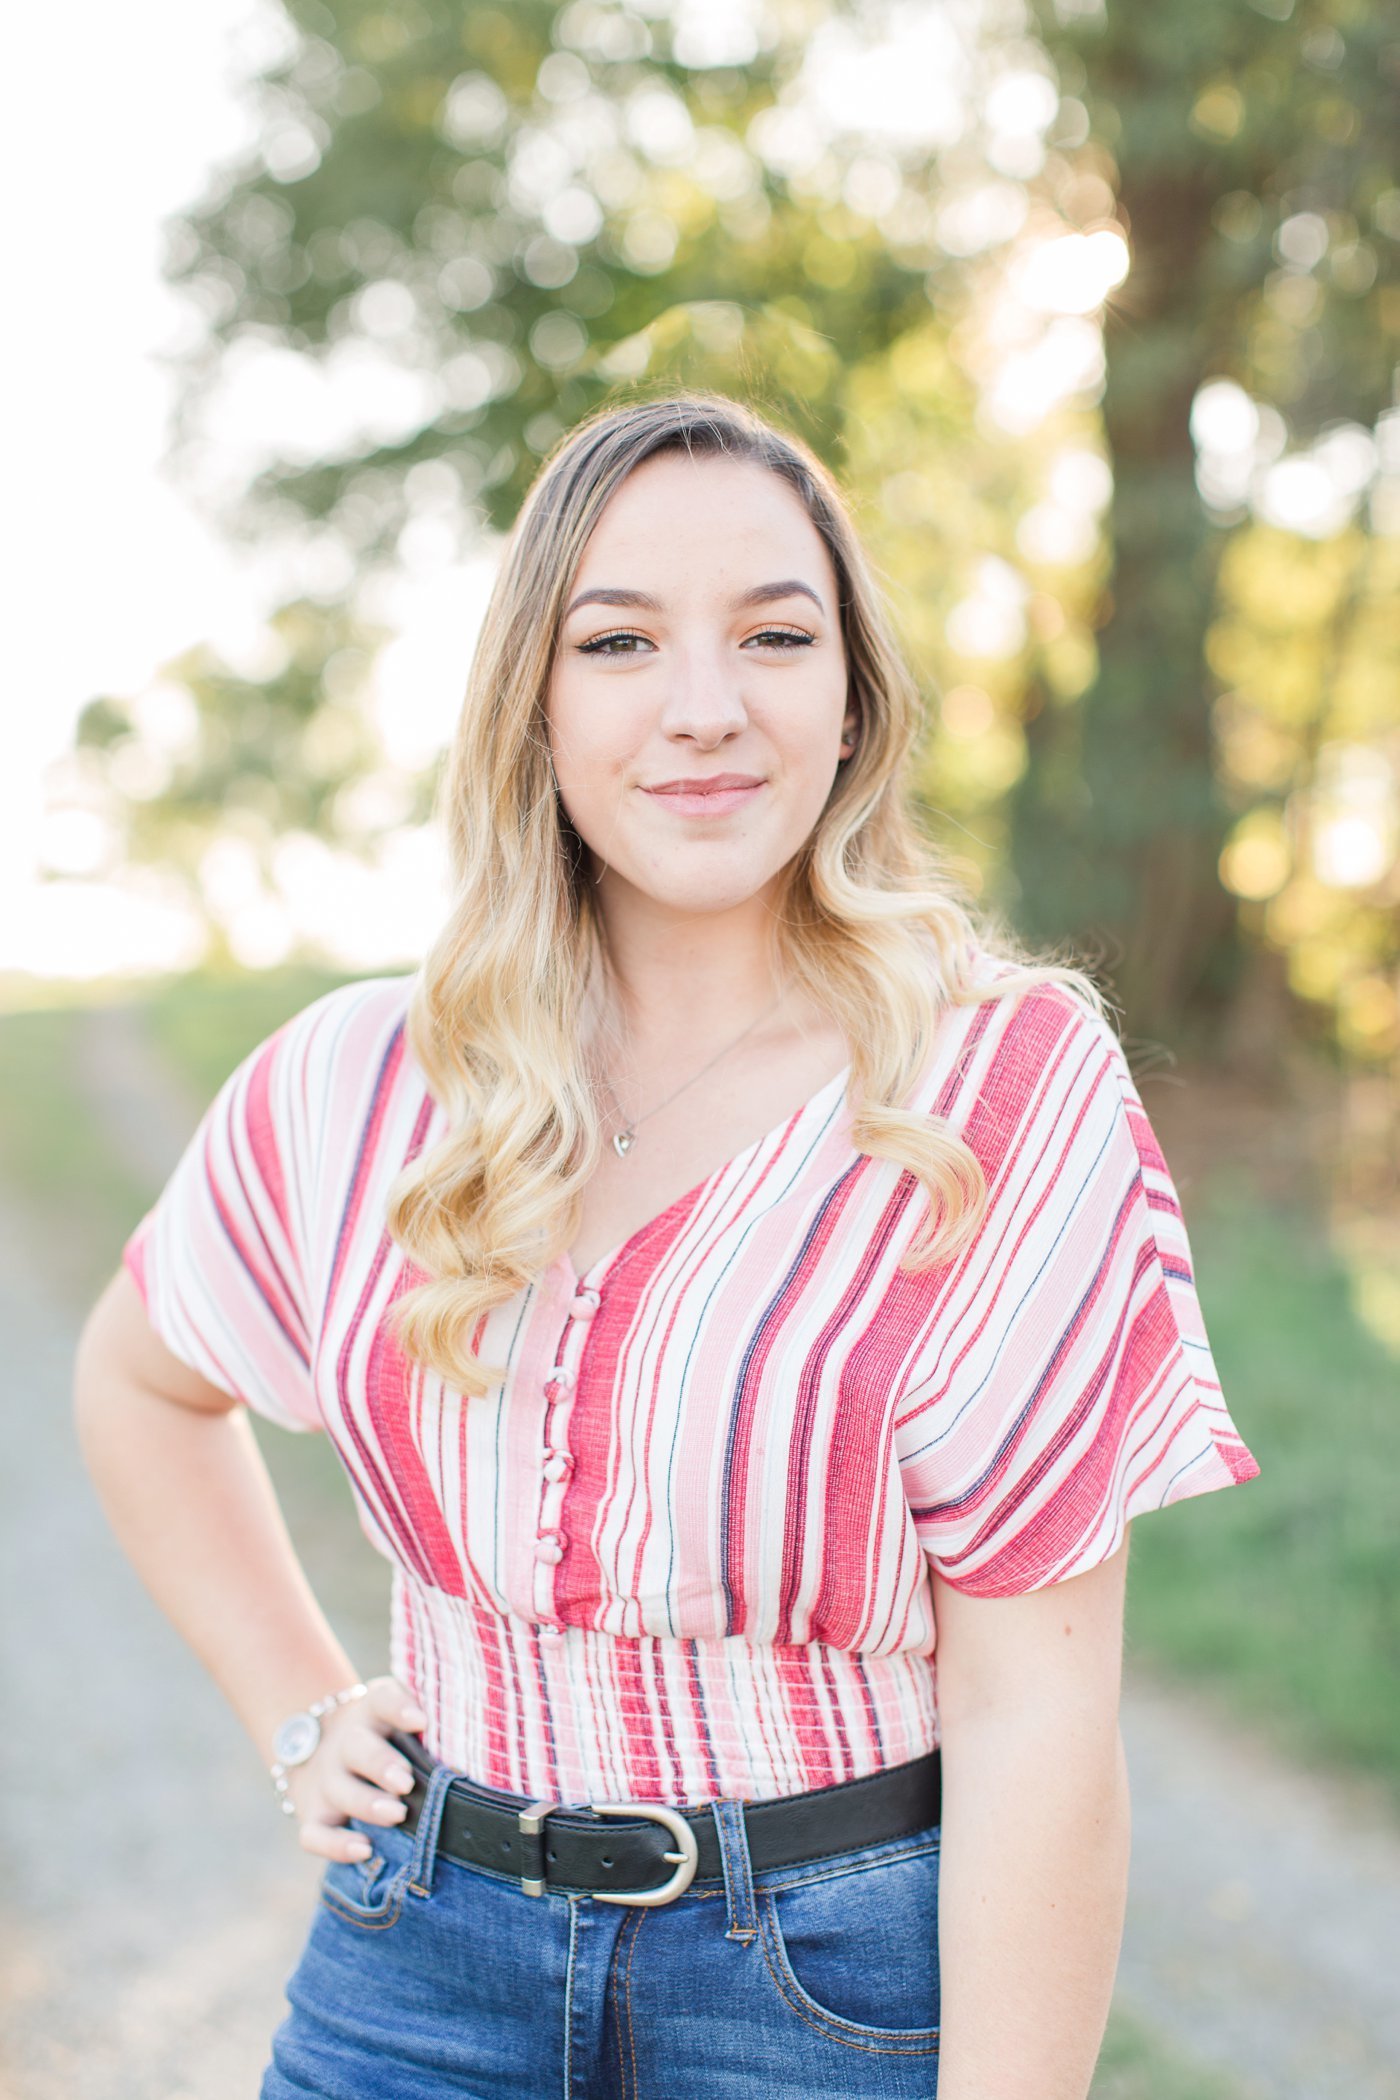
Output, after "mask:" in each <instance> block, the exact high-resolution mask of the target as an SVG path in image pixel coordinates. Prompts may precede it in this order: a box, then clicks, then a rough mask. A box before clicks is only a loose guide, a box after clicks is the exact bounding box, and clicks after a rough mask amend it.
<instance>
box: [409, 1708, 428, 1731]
mask: <svg viewBox="0 0 1400 2100" xmlns="http://www.w3.org/2000/svg"><path fill="white" fill-rule="evenodd" d="M403 1725H404V1727H405V1728H426V1727H427V1725H428V1716H427V1715H426V1714H424V1713H420V1712H419V1711H418V1708H417V1707H416V1706H411V1707H410V1708H409V1710H408V1712H407V1713H406V1714H405V1715H404V1717H403Z"/></svg>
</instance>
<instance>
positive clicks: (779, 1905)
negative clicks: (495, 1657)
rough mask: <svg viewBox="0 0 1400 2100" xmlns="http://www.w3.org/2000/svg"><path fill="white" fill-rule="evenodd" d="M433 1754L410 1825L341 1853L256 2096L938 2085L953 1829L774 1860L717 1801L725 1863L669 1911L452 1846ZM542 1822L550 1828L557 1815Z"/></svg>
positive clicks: (576, 2094)
mask: <svg viewBox="0 0 1400 2100" xmlns="http://www.w3.org/2000/svg"><path fill="white" fill-rule="evenodd" d="M458 1776H459V1775H458V1774H457V1773H456V1772H455V1771H454V1770H453V1768H452V1767H451V1766H450V1765H445V1764H443V1763H441V1761H435V1763H434V1769H433V1773H432V1776H431V1778H430V1780H429V1781H428V1786H427V1794H426V1798H425V1799H424V1802H423V1807H422V1810H421V1812H420V1815H419V1819H418V1822H417V1825H416V1826H415V1828H414V1829H413V1830H411V1831H404V1830H400V1829H397V1828H394V1827H392V1826H389V1827H386V1826H384V1825H382V1824H379V1823H371V1822H367V1821H365V1822H362V1821H359V1820H356V1821H355V1823H354V1827H355V1828H356V1829H358V1830H362V1831H363V1832H364V1833H365V1835H366V1836H367V1837H368V1838H369V1840H370V1843H371V1845H372V1846H373V1848H374V1849H373V1853H372V1855H371V1857H370V1858H369V1859H367V1860H356V1861H341V1860H333V1861H331V1862H329V1863H328V1865H327V1867H326V1869H325V1872H324V1874H323V1876H322V1880H321V1886H320V1891H319V1900H318V1904H317V1909H316V1914H315V1917H314V1919H313V1921H312V1925H311V1930H310V1934H309V1936H308V1938H307V1941H306V1944H305V1947H304V1948H303V1950H302V1953H301V1956H300V1959H299V1961H298V1963H297V1966H296V1968H295V1970H294V1971H293V1973H292V1975H291V1977H290V1979H289V1980H288V1983H287V2001H288V2005H289V2007H290V2011H289V2012H288V2014H287V2017H286V2018H285V2019H284V2020H283V2021H282V2023H281V2025H280V2026H279V2027H278V2029H277V2031H276V2033H275V2034H274V2036H273V2038H272V2059H271V2062H270V2063H269V2064H268V2067H267V2069H266V2071H265V2073H264V2076H263V2082H262V2086H261V2089H260V2094H259V2100H293V2096H296V2100H306V2096H307V2095H316V2096H317V2100H438V2096H440V2095H441V2096H443V2100H446V2096H448V2095H453V2096H455V2100H487V2096H488V2095H489V2096H493V2100H494V2096H495V2095H518V2096H520V2100H753V2096H754V2095H755V2094H762V2095H763V2096H764V2100H816V2096H819V2095H826V2094H842V2095H846V2096H849V2100H915V2096H918V2100H931V2096H932V2095H933V2094H935V2093H936V2091H937V2086H938V2024H939V1989H938V1852H939V1836H940V1829H939V1825H938V1824H936V1823H934V1824H930V1825H929V1826H928V1827H927V1828H926V1829H924V1830H919V1831H915V1832H913V1833H912V1834H911V1835H909V1836H907V1837H901V1838H894V1839H892V1840H888V1841H886V1842H885V1843H883V1844H879V1845H865V1846H861V1847H858V1848H855V1849H852V1850H850V1851H845V1852H833V1853H831V1854H830V1855H829V1856H828V1857H826V1858H823V1859H818V1860H807V1861H804V1862H803V1863H802V1864H801V1865H798V1866H791V1867H770V1868H767V1869H766V1870H764V1871H762V1872H759V1873H755V1872H754V1871H753V1869H752V1866H751V1864H750V1860H749V1847H748V1839H747V1835H746V1831H745V1825H744V1805H743V1803H742V1802H740V1801H716V1802H714V1803H713V1804H712V1813H713V1815H714V1817H715V1822H716V1825H717V1829H718V1835H719V1840H720V1848H721V1858H722V1861H723V1864H724V1873H723V1875H722V1876H714V1877H712V1878H711V1879H709V1880H703V1879H701V1878H700V1877H698V1876H697V1877H696V1879H695V1880H694V1881H692V1882H691V1884H690V1887H689V1888H688V1889H686V1890H685V1891H684V1893H683V1894H682V1895H680V1896H677V1897H676V1898H675V1899H674V1900H673V1901H672V1902H670V1903H667V1904H661V1905H658V1906H656V1907H655V1908H652V1909H644V1908H640V1907H638V1906H636V1905H630V1904H629V1905H624V1904H614V1903H605V1902H600V1901H598V1900H597V1898H596V1897H593V1896H590V1895H583V1894H569V1893H568V1892H567V1891H565V1890H553V1889H549V1890H546V1892H545V1893H544V1894H543V1895H541V1896H528V1895H526V1894H525V1892H524V1890H523V1889H522V1888H521V1886H520V1883H519V1882H518V1881H517V1880H515V1879H514V1878H513V1877H507V1876H505V1875H502V1874H494V1873H492V1872H490V1871H489V1870H487V1869H486V1868H483V1867H478V1866H467V1865H465V1864H462V1863H459V1862H458V1861H457V1860H454V1859H449V1858H448V1857H447V1856H446V1855H445V1854H444V1853H441V1852H439V1850H438V1833H439V1828H440V1825H441V1820H442V1807H443V1801H444V1799H445V1797H446V1791H447V1786H448V1782H449V1781H450V1780H452V1779H453V1778H456V1777H458ZM546 1827H547V1826H546Z"/></svg>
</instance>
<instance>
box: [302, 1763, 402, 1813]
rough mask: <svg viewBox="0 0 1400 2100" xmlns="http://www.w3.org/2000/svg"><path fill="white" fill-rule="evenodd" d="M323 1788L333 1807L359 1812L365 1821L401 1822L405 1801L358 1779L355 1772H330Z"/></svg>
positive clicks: (324, 1797) (326, 1799)
mask: <svg viewBox="0 0 1400 2100" xmlns="http://www.w3.org/2000/svg"><path fill="white" fill-rule="evenodd" d="M321 1791H322V1796H323V1799H324V1800H325V1801H326V1802H327V1803H328V1804H329V1806H330V1807H331V1808H333V1809H339V1810H341V1811H342V1812H343V1813H344V1814H345V1815H347V1816H358V1817H359V1818H360V1819H361V1821H362V1822H367V1823H401V1822H402V1821H403V1819H404V1815H405V1805H404V1803H403V1801H402V1800H401V1799H400V1798H399V1797H398V1796H397V1795H394V1794H387V1793H385V1791H384V1789H383V1788H382V1787H377V1786H373V1785H371V1784H370V1783H369V1782H368V1781H367V1780H361V1779H357V1778H356V1777H355V1775H354V1773H353V1772H346V1771H335V1772H327V1774H326V1775H325V1778H324V1780H323V1781H322V1787H321Z"/></svg>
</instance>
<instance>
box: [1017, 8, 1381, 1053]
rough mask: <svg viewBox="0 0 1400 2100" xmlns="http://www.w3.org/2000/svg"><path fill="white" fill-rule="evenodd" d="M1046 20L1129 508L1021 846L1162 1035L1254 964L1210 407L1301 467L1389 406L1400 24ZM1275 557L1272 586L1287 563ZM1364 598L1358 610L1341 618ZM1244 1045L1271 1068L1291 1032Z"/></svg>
mask: <svg viewBox="0 0 1400 2100" xmlns="http://www.w3.org/2000/svg"><path fill="white" fill-rule="evenodd" d="M1037 15H1038V19H1039V22H1040V26H1041V29H1042V33H1043V34H1044V37H1045V40H1046V43H1047V47H1048V48H1049V50H1050V51H1051V52H1052V54H1053V55H1054V56H1055V58H1056V60H1057V63H1058V66H1059V69H1060V73H1061V78H1062V81H1063V82H1065V83H1066V84H1068V85H1070V86H1072V87H1074V88H1076V89H1077V91H1078V93H1079V94H1080V96H1081V98H1082V100H1083V102H1084V104H1085V106H1086V108H1087V112H1088V126H1087V129H1088V138H1087V140H1086V146H1085V151H1084V154H1083V156H1082V157H1081V161H1080V167H1079V174H1080V177H1081V179H1085V178H1087V179H1089V180H1097V179H1100V178H1101V177H1102V176H1103V174H1104V173H1105V170H1106V171H1107V176H1108V180H1109V182H1110V183H1111V186H1112V188H1113V190H1114V192H1115V195H1116V199H1117V204H1116V209H1117V215H1118V217H1119V219H1120V220H1121V222H1122V224H1123V225H1124V227H1125V228H1126V229H1127V230H1128V234H1129V238H1130V242H1131V248H1132V257H1133V267H1132V274H1131V276H1130V278H1129V279H1128V281H1127V284H1126V285H1125V287H1124V288H1123V290H1122V292H1121V293H1119V294H1118V295H1116V297H1115V298H1114V300H1113V302H1112V304H1111V306H1110V309H1109V313H1108V317H1107V327H1106V353H1107V384H1106V387H1105V393H1104V403H1103V416H1104V426H1105V436H1106V441H1107V445H1108V450H1109V454H1110V457H1111V459H1112V461H1113V471H1114V483H1115V489H1114V501H1113V509H1112V515H1111V520H1110V536H1111V541H1112V549H1113V567H1112V575H1111V583H1110V591H1109V596H1108V599H1107V601H1106V605H1105V624H1104V625H1103V628H1102V632H1101V634H1100V637H1099V658H1098V673H1097V677H1096V678H1095V680H1094V683H1093V685H1092V686H1091V688H1090V689H1089V690H1088V691H1087V692H1086V693H1085V694H1084V696H1083V698H1082V701H1081V703H1080V705H1079V707H1078V708H1077V709H1076V710H1075V711H1074V712H1073V713H1067V712H1065V711H1063V710H1048V709H1047V710H1043V711H1042V712H1041V713H1039V714H1038V715H1037V716H1036V717H1035V718H1034V720H1033V722H1032V726H1031V764H1030V766H1029V768H1028V769H1027V771H1026V773H1025V775H1024V776H1023V778H1022V780H1021V781H1020V783H1019V785H1018V787H1017V789H1016V792H1015V815H1014V819H1013V822H1012V825H1011V837H1012V840H1013V844H1014V853H1015V858H1016V865H1017V868H1018V870H1019V871H1020V873H1021V878H1022V881H1021V891H1022V896H1023V898H1024V906H1025V914H1024V915H1025V918H1026V921H1027V922H1028V924H1029V925H1030V927H1031V929H1032V930H1033V931H1036V932H1040V933H1056V934H1059V933H1064V932H1066V931H1072V932H1076V933H1077V932H1080V931H1081V930H1082V929H1083V928H1084V927H1085V926H1087V925H1089V924H1091V923H1094V924H1098V925H1101V926H1103V927H1104V929H1105V931H1106V932H1107V933H1108V935H1109V937H1110V940H1111V941H1112V943H1113V945H1114V947H1115V948H1116V949H1118V950H1119V951H1120V952H1121V958H1122V959H1121V963H1120V964H1119V966H1118V968H1117V971H1116V982H1117V985H1118V988H1119V991H1120V995H1121V996H1122V998H1123V999H1124V1002H1125V1004H1126V1005H1127V1007H1128V1010H1129V1011H1130V1012H1131V1013H1132V1014H1133V1016H1134V1018H1135V1021H1136V1022H1138V1023H1139V1024H1140V1025H1142V1026H1145V1027H1148V1028H1158V1027H1161V1026H1162V1025H1163V1023H1164V1022H1165V1020H1166V1018H1167V1017H1168V1016H1169V1015H1171V1014H1173V1013H1175V1012H1178V1011H1180V1010H1181V1008H1182V1007H1183V1006H1185V1005H1188V1004H1190V1003H1191V1002H1192V1001H1193V1000H1194V999H1196V998H1198V997H1199V996H1200V995H1202V994H1204V995H1205V997H1206V998H1207V999H1208V1000H1209V1001H1210V1002H1213V1003H1216V1004H1218V1003H1220V1002H1222V1001H1224V1000H1225V999H1226V998H1228V997H1229V996H1230V995H1231V994H1232V993H1233V992H1234V990H1235V988H1236V980H1237V976H1238V970H1239V949H1238V945H1237V935H1236V926H1235V920H1234V914H1233V907H1232V899H1231V897H1230V894H1229V892H1228V891H1227V890H1226V889H1225V888H1223V887H1222V884H1221V881H1220V874H1219V864H1220V858H1221V852H1222V847H1223V846H1224V843H1225V838H1226V833H1227V831H1228V830H1229V828H1230V823H1231V814H1232V812H1231V802H1230V799H1229V798H1228V796H1227V793H1226V792H1225V791H1224V790H1223V789H1222V786H1221V784H1220V782H1219V781H1218V779H1217V777H1216V774H1215V769H1214V767H1213V765H1212V763H1211V757H1212V751H1213V746H1214V741H1215V730H1214V728H1213V713H1212V703H1213V700H1214V698H1215V694H1216V689H1217V681H1216V680H1215V679H1213V677H1212V657H1211V652H1210V651H1209V650H1208V647H1207V642H1208V634H1209V630H1210V628H1211V623H1212V620H1213V618H1214V616H1215V612H1216V607H1217V595H1218V590H1219V569H1220V562H1221V557H1222V553H1223V551H1224V549H1225V547H1226V545H1227V544H1228V542H1229V540H1230V537H1231V535H1232V534H1233V533H1235V532H1236V531H1238V530H1239V529H1240V528H1241V526H1242V525H1244V523H1245V521H1246V519H1247V516H1248V512H1247V509H1246V506H1245V504H1244V502H1243V501H1241V500H1239V499H1240V498H1242V497H1243V496H1244V494H1245V490H1244V489H1236V490H1234V491H1232V492H1230V493H1232V494H1233V495H1234V496H1235V498H1236V500H1235V501H1234V502H1232V503H1231V502H1228V501H1224V502H1222V501H1221V499H1220V494H1219V493H1218V492H1217V501H1216V504H1215V507H1214V508H1213V509H1208V508H1207V507H1206V505H1205V504H1204V503H1203V502H1202V500H1201V493H1200V492H1198V488H1197V479H1196V448H1195V445H1194V444H1193V437H1192V410H1193V404H1194V403H1195V401H1196V398H1197V396H1198V393H1199V392H1200V390H1201V388H1202V386H1203V384H1204V383H1205V382H1207V381H1211V380H1217V379H1229V380H1233V381H1235V382H1236V383H1237V385H1238V387H1239V388H1240V389H1241V390H1242V391H1243V393H1244V394H1245V395H1247V396H1248V397H1249V398H1250V399H1251V400H1252V401H1254V402H1256V403H1265V404H1268V405H1269V407H1270V408H1271V409H1272V411H1273V412H1274V427H1275V429H1276V430H1277V432H1278V433H1279V438H1280V442H1283V441H1285V440H1291V442H1292V444H1293V446H1294V447H1295V448H1297V449H1302V448H1306V447H1307V446H1308V445H1309V444H1310V443H1312V441H1313V440H1315V439H1317V438H1318V437H1319V436H1320V435H1321V434H1322V433H1324V432H1325V431H1327V430H1328V429H1329V427H1331V426H1332V425H1334V424H1336V423H1338V422H1341V421H1343V420H1345V422H1346V423H1347V424H1348V425H1349V426H1350V427H1352V428H1353V429H1354V428H1355V427H1356V426H1358V425H1359V426H1360V427H1361V429H1362V431H1363V432H1364V430H1365V428H1366V427H1367V426H1370V425H1373V424H1374V423H1375V422H1376V421H1377V419H1378V417H1379V416H1380V415H1381V414H1382V412H1383V411H1384V410H1386V409H1387V408H1389V407H1390V406H1392V404H1393V402H1394V399H1395V393H1394V389H1395V367H1396V357H1397V348H1398V347H1400V346H1397V336H1400V248H1398V247H1397V236H1400V193H1397V191H1396V188H1395V170H1396V162H1395V145H1396V139H1397V137H1400V27H1398V26H1397V22H1396V18H1395V16H1394V15H1393V14H1391V13H1388V12H1387V11H1385V10H1379V9H1373V8H1371V7H1369V6H1368V5H1367V4H1366V0H1298V4H1296V5H1295V0H1251V4H1247V5H1240V4H1234V5H1229V6H1221V5H1220V4H1218V0H1190V4H1187V5H1183V6H1178V7H1174V8H1172V9H1171V10H1169V11H1163V10H1161V9H1152V8H1138V7H1130V6H1109V7H1107V8H1106V9H1104V10H1102V11H1098V10H1096V9H1095V8H1094V7H1093V6H1092V4H1090V5H1087V6H1085V5H1081V4H1079V0H1037ZM1363 478H1364V477H1363ZM1392 529H1393V528H1392ZM1267 544H1269V545H1270V546H1271V547H1272V549H1273V552H1274V553H1275V554H1276V555H1277V556H1278V560H1279V567H1278V575H1279V577H1280V580H1281V581H1282V579H1283V578H1284V577H1286V575H1287V573H1288V569H1289V565H1290V559H1291V557H1289V556H1288V555H1287V554H1286V552H1285V550H1283V549H1281V548H1279V547H1278V546H1277V545H1276V544H1275V542H1274V541H1270V542H1268V543H1267ZM1301 551H1302V550H1301V549H1300V550H1299V552H1300V553H1301ZM1256 566H1257V564H1256ZM1344 566H1345V567H1348V568H1349V567H1351V566H1353V564H1352V563H1346V564H1344ZM1285 588H1286V586H1285ZM1365 597H1366V593H1365V592H1364V590H1363V591H1361V592H1359V593H1357V592H1351V591H1346V592H1344V593H1343V597H1342V606H1341V613H1340V617H1341V618H1342V620H1343V622H1344V624H1348V625H1349V624H1351V623H1353V622H1354V621H1355V620H1356V618H1357V616H1358V613H1359V610H1360V608H1361V606H1362V605H1363V604H1364V602H1365ZM1324 617H1326V615H1324ZM1333 644H1334V647H1335V646H1336V645H1338V644H1340V637H1337V636H1334V637H1333ZM1341 646H1343V647H1345V646H1346V645H1345V644H1341ZM1332 662H1333V658H1332V657H1331V656H1330V655H1329V657H1327V658H1326V659H1323V660H1315V661H1314V662H1313V664H1312V667H1311V668H1312V674H1313V675H1312V676H1311V677H1310V678H1309V679H1308V681H1307V690H1306V697H1305V698H1302V699H1301V705H1299V706H1297V707H1295V712H1296V713H1297V714H1298V715H1299V716H1300V717H1301V718H1302V719H1301V721H1300V724H1299V726H1300V728H1304V729H1305V732H1306V733H1305V734H1304V736H1303V739H1302V743H1301V744H1300V746H1299V750H1298V754H1297V763H1296V764H1295V765H1294V766H1293V767H1292V768H1290V770H1289V773H1288V776H1287V778H1286V780H1283V781H1280V782H1279V783H1278V785H1279V786H1283V787H1286V788H1289V789H1292V790H1294V791H1296V790H1298V789H1299V788H1300V787H1302V788H1305V787H1306V785H1307V764H1308V761H1309V759H1310V758H1311V757H1313V756H1315V754H1316V750H1317V748H1318V744H1319V742H1320V740H1321V739H1320V735H1319V732H1320V730H1321V727H1322V724H1323V722H1324V720H1325V717H1326V714H1327V710H1328V706H1329V698H1330V695H1329V687H1328V679H1327V676H1326V673H1327V671H1328V670H1329V669H1330V668H1331V665H1332ZM1295 670H1296V666H1295ZM1393 691H1394V688H1393V687H1392V695H1393ZM1239 704H1241V703H1239V701H1238V699H1237V700H1236V705H1237V708H1238V705H1239ZM1393 709H1394V702H1393V698H1392V714H1391V720H1392V723H1394V721H1395V719H1396V718H1395V714H1394V711H1393ZM1065 744H1069V745H1070V746H1071V748H1072V754H1073V755H1072V757H1071V756H1067V755H1066V753H1065V751H1064V750H1063V748H1062V747H1063V746H1064V745H1065ZM1076 773H1077V774H1078V776H1079V780H1080V781H1082V791H1081V810H1082V817H1081V822H1080V823H1079V824H1078V825H1077V826H1075V827H1066V826H1065V824H1064V822H1063V796H1062V793H1061V792H1060V784H1061V783H1063V782H1064V781H1065V780H1066V779H1067V778H1072V777H1073V776H1074V775H1075V774H1076ZM1076 785H1078V783H1076ZM1048 866H1053V867H1054V868H1055V870H1056V880H1055V881H1053V882H1051V883H1047V882H1046V880H1045V874H1046V869H1047V867H1048ZM1256 952H1258V951H1256ZM1265 967H1266V968H1267V963H1266V964H1265ZM1279 1018H1281V1017H1280V1016H1278V1015H1277V1014H1275V1015H1274V1016H1273V1019H1274V1020H1275V1021H1277V1020H1278V1019H1279ZM1251 1040H1252V1044H1253V1047H1254V1048H1255V1049H1256V1050H1260V1051H1262V1050H1264V1049H1266V1048H1267V1047H1268V1045H1269V1044H1270V1043H1271V1042H1272V1043H1274V1044H1275V1045H1277V1044H1278V1042H1279V1041H1280V1036H1279V1033H1278V1031H1277V1029H1276V1028H1275V1029H1274V1030H1272V1031H1270V1030H1268V1029H1263V1028H1256V1029H1255V1031H1254V1033H1253V1036H1252V1038H1251Z"/></svg>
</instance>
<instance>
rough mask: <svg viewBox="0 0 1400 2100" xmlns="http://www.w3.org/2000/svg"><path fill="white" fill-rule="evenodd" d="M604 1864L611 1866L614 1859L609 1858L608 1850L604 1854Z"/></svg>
mask: <svg viewBox="0 0 1400 2100" xmlns="http://www.w3.org/2000/svg"><path fill="white" fill-rule="evenodd" d="M603 1865H604V1866H605V1867H610V1866H611V1865H612V1861H611V1860H610V1859H609V1858H608V1855H607V1853H606V1852H605V1853H604V1854H603Z"/></svg>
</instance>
